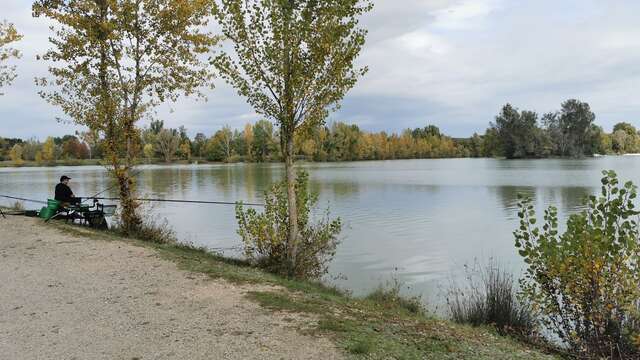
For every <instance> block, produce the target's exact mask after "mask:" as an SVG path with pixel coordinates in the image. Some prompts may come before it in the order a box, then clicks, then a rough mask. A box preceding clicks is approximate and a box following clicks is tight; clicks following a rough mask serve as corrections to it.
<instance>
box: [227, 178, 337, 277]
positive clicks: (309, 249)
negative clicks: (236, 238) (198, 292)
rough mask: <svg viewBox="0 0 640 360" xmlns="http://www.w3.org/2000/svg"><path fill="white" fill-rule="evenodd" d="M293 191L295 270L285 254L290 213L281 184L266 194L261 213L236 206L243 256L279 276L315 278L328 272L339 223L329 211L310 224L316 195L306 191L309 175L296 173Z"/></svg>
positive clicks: (284, 189)
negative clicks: (295, 218)
mask: <svg viewBox="0 0 640 360" xmlns="http://www.w3.org/2000/svg"><path fill="white" fill-rule="evenodd" d="M295 192H296V201H297V205H298V229H299V231H300V234H299V236H298V239H299V240H298V241H300V244H299V246H298V249H299V253H298V255H297V257H296V264H295V269H290V268H289V267H290V266H291V265H290V261H289V259H288V253H287V249H288V246H287V234H288V232H289V225H288V224H289V212H288V205H287V186H286V183H285V182H284V181H283V182H280V183H278V184H276V185H274V186H273V188H272V189H271V190H270V191H268V192H266V193H265V204H266V205H265V209H264V212H263V213H258V212H257V211H256V210H255V209H253V208H249V209H246V210H245V209H244V206H243V205H242V203H238V204H237V205H236V218H237V219H238V234H239V235H240V236H241V237H242V241H243V243H244V253H245V256H246V257H247V259H248V260H249V261H250V262H251V263H253V264H254V265H257V266H259V267H262V268H264V269H266V270H268V271H271V272H274V273H277V274H280V275H289V274H294V275H295V276H296V277H298V278H307V279H318V278H320V277H321V276H322V275H324V274H326V273H327V267H328V264H329V263H330V262H331V260H332V259H333V256H334V255H335V250H336V247H337V245H338V242H339V241H338V234H339V233H340V231H341V229H342V223H341V221H340V219H339V218H338V219H334V220H331V219H330V217H329V210H328V209H327V210H326V211H325V213H324V216H321V217H320V218H319V219H318V221H317V222H316V223H313V222H312V219H311V215H312V211H313V210H314V209H315V207H316V205H317V203H318V196H317V194H312V193H310V192H309V175H308V174H307V173H306V172H304V171H300V172H298V176H297V180H296V186H295Z"/></svg>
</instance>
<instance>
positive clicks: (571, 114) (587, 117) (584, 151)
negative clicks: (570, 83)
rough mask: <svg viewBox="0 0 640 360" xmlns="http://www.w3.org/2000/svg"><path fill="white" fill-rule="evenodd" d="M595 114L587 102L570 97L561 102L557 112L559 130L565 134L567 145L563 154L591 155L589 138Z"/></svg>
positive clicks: (574, 155)
mask: <svg viewBox="0 0 640 360" xmlns="http://www.w3.org/2000/svg"><path fill="white" fill-rule="evenodd" d="M595 119H596V116H595V114H594V113H593V112H591V108H590V107H589V104H587V103H584V102H581V101H579V100H576V99H570V100H567V101H565V102H563V103H562V108H561V109H560V112H559V113H558V122H559V127H560V131H562V134H563V135H564V136H565V139H566V141H567V146H566V148H565V149H564V151H563V152H562V154H561V155H563V156H573V157H580V156H584V155H591V154H590V153H589V151H590V149H591V148H592V146H591V144H590V140H591V139H592V134H591V131H592V130H593V127H592V126H593V123H594V121H595Z"/></svg>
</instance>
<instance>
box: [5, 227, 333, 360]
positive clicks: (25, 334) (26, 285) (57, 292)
mask: <svg viewBox="0 0 640 360" xmlns="http://www.w3.org/2000/svg"><path fill="white" fill-rule="evenodd" d="M251 290H255V288H252V287H250V286H237V285H232V284H229V283H226V282H224V281H220V280H209V279H207V278H206V277H205V276H203V275H199V274H192V273H189V272H185V271H181V270H178V269H177V268H176V266H175V265H174V264H173V263H171V262H168V261H166V260H162V259H160V258H159V257H158V256H157V255H156V254H155V253H154V251H153V250H149V249H143V248H139V247H136V246H133V245H128V244H125V243H122V242H107V241H100V240H94V239H90V238H82V237H76V236H72V235H68V234H63V233H61V232H60V231H59V230H56V229H55V228H52V227H50V226H45V225H43V224H42V223H41V222H40V221H39V220H38V219H29V218H22V217H9V218H8V219H2V218H0V359H127V360H132V359H325V360H328V359H338V358H340V355H339V352H338V350H337V349H336V348H335V346H334V345H333V344H332V343H331V342H330V341H329V340H327V339H323V338H317V337H312V336H303V335H301V334H300V333H299V332H298V331H297V330H296V328H299V327H301V326H302V327H304V326H305V325H306V323H307V322H310V321H312V319H306V318H302V317H300V316H293V315H289V314H273V313H271V312H269V311H266V310H264V309H262V308H260V307H259V306H258V305H256V304H254V303H252V302H251V301H249V300H247V299H246V298H245V294H246V292H247V291H251Z"/></svg>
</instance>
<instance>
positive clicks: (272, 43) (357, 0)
mask: <svg viewBox="0 0 640 360" xmlns="http://www.w3.org/2000/svg"><path fill="white" fill-rule="evenodd" d="M372 6H373V5H372V4H371V3H370V1H369V0H347V1H345V0H327V1H317V0H299V1H295V0H248V1H246V0H220V1H219V2H216V4H215V5H214V15H215V17H216V18H217V19H218V22H219V23H220V25H221V27H222V33H223V34H224V35H225V36H226V37H227V38H228V39H230V40H231V41H232V42H233V46H234V50H235V53H236V54H237V55H238V56H237V58H234V57H232V56H231V55H229V54H226V53H221V54H219V55H218V56H216V57H215V59H214V64H215V66H216V68H217V69H218V70H219V71H220V73H221V75H222V77H223V78H225V79H226V80H227V81H228V82H229V83H230V84H231V85H233V86H234V87H235V88H236V89H237V90H238V93H239V94H240V95H242V96H244V97H246V98H247V101H248V102H249V103H250V104H251V105H252V106H253V107H254V109H255V110H256V112H258V113H259V114H261V115H264V116H266V117H267V118H268V119H271V120H273V121H275V122H276V123H277V124H278V125H279V127H280V144H281V145H280V146H281V150H282V154H283V157H284V162H285V171H286V182H287V195H288V199H289V200H288V204H289V225H290V226H289V228H290V229H289V234H288V241H287V249H288V252H289V253H288V255H289V256H288V259H287V260H288V261H289V263H290V266H291V270H292V271H293V269H294V268H295V266H296V257H297V252H298V235H299V233H298V221H297V219H298V214H297V204H296V200H295V184H296V181H295V178H296V173H295V170H294V155H295V154H294V138H295V134H296V132H297V131H298V130H300V129H301V128H305V127H306V128H313V127H316V126H318V125H320V124H322V123H323V122H324V120H325V119H326V117H327V115H328V112H329V110H330V109H331V108H337V107H338V106H339V103H340V101H341V100H342V98H343V97H344V96H345V94H346V93H347V91H348V90H350V89H351V88H352V87H353V86H354V85H355V84H356V81H357V79H358V77H360V76H362V75H364V74H365V72H366V71H367V69H366V68H354V61H355V59H356V58H357V57H358V55H359V54H360V51H361V49H362V46H363V45H364V42H365V36H366V30H364V29H361V28H359V27H358V21H359V18H360V16H361V15H363V14H364V13H366V12H368V11H369V10H371V8H372Z"/></svg>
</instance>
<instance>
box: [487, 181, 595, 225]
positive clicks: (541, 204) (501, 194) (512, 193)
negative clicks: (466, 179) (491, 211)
mask: <svg viewBox="0 0 640 360" xmlns="http://www.w3.org/2000/svg"><path fill="white" fill-rule="evenodd" d="M595 190H596V189H595V188H590V187H581V186H570V187H569V186H563V187H531V186H496V187H492V188H490V191H491V192H492V193H493V194H494V195H495V196H496V198H497V200H498V201H499V202H500V207H501V209H502V210H504V211H505V214H506V215H507V217H508V218H514V217H515V216H516V212H517V210H518V194H520V195H524V196H527V197H530V198H532V199H533V200H534V203H535V204H536V206H537V207H538V210H539V211H543V210H544V209H546V208H547V207H548V206H550V205H553V206H555V207H557V208H558V210H559V212H560V213H561V214H573V213H576V212H578V211H580V210H582V209H584V201H585V199H586V198H587V197H588V196H589V195H591V194H593V193H594V191H595ZM539 216H540V217H541V216H542V213H540V214H539Z"/></svg>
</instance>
